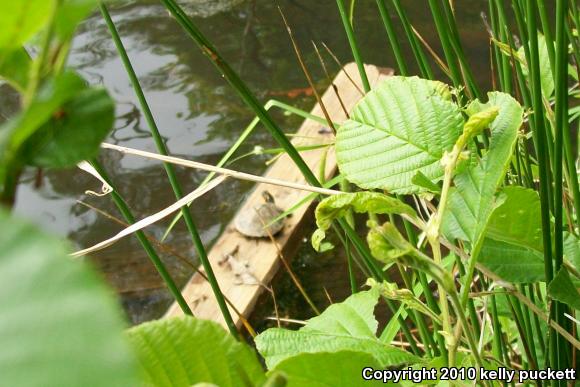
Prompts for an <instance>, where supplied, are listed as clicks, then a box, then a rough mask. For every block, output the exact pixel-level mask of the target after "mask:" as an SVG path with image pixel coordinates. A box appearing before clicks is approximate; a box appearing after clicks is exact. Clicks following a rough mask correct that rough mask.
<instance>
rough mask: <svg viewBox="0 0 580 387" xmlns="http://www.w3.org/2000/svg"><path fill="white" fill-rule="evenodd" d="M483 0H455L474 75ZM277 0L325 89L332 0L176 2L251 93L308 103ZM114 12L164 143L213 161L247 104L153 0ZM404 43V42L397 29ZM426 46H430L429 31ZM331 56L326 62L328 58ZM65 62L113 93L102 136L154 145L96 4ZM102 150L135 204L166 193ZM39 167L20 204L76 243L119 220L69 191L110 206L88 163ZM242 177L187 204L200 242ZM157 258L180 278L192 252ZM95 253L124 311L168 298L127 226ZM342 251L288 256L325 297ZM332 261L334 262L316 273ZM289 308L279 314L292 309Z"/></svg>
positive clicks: (159, 176) (99, 235) (375, 54)
mask: <svg viewBox="0 0 580 387" xmlns="http://www.w3.org/2000/svg"><path fill="white" fill-rule="evenodd" d="M181 3H183V4H186V3H187V2H185V1H181ZM374 3H375V2H374V1H371V0H359V1H358V2H357V6H358V8H357V10H356V19H355V23H356V30H357V36H358V37H359V40H360V46H361V51H362V54H363V57H364V58H365V61H366V62H368V63H373V64H377V65H381V66H394V59H393V58H392V57H391V55H390V54H389V49H388V46H387V44H386V36H385V33H384V29H383V28H382V25H381V22H380V20H379V18H378V12H377V10H376V7H375V5H374ZM404 3H405V4H406V5H407V6H408V7H407V8H408V10H409V16H410V18H411V20H412V21H413V23H415V25H416V26H417V28H418V29H419V31H421V33H422V34H423V35H424V36H425V37H426V38H427V39H428V40H429V42H434V40H435V39H433V38H434V37H435V34H434V32H433V31H434V26H433V23H432V20H431V16H430V13H429V11H428V7H427V5H426V2H425V1H424V0H408V1H406V2H404ZM486 3H487V2H486V1H484V0H469V1H467V0H462V1H461V2H457V4H458V9H457V13H458V18H459V20H461V21H462V23H461V34H462V37H463V41H464V42H465V45H466V51H467V53H468V56H469V58H470V60H471V62H472V64H473V65H474V68H475V73H476V74H478V76H479V77H480V78H481V79H480V80H481V82H482V85H484V86H486V85H487V79H488V74H489V70H488V68H489V58H488V50H489V48H488V46H487V37H486V33H485V29H484V27H483V24H482V23H481V19H480V12H481V11H484V10H485V9H486V7H487V6H486ZM278 5H280V6H281V7H282V9H283V11H284V13H285V15H286V17H287V19H288V22H289V24H290V25H291V26H292V28H293V31H294V34H295V36H296V38H297V41H298V43H299V45H300V46H301V47H302V49H303V51H304V56H305V60H306V63H307V64H308V66H309V68H310V69H312V73H313V76H314V78H315V79H316V82H317V88H318V89H319V90H320V91H322V90H324V89H325V88H326V87H327V86H328V82H327V80H326V79H325V77H324V76H323V73H322V71H321V68H320V65H319V64H318V60H317V59H316V55H315V53H314V52H313V50H312V45H311V43H310V42H311V40H312V41H315V42H317V43H320V42H325V43H326V44H327V45H328V46H329V47H330V48H331V49H332V50H333V51H334V52H335V54H336V55H337V56H338V57H339V58H340V60H341V61H343V62H345V63H346V62H348V61H351V60H352V59H351V54H350V51H349V49H348V44H347V41H346V37H345V35H344V32H343V30H342V27H341V25H340V20H339V16H338V12H337V10H336V6H335V2H334V0H319V1H309V0H280V1H277V2H273V1H271V0H256V1H244V0H220V1H216V0H203V1H200V0H197V1H190V2H189V3H188V4H187V5H185V8H186V10H187V11H188V13H189V14H191V15H195V16H196V17H195V19H194V20H195V22H196V23H197V24H198V25H199V27H200V28H201V29H202V30H203V31H204V32H205V33H206V34H207V36H208V37H209V38H210V40H212V41H213V42H214V44H215V45H216V46H217V47H218V49H219V50H220V51H221V52H222V53H223V55H224V56H225V58H226V59H227V60H228V61H229V62H230V63H231V64H232V65H233V67H234V68H235V69H236V70H237V71H239V72H240V73H241V75H242V78H243V79H244V80H245V81H246V82H247V83H248V85H249V86H250V88H251V89H252V90H253V91H254V92H255V93H256V95H257V96H258V97H259V98H260V100H261V101H264V102H265V101H266V100H268V99H269V98H274V97H275V98H277V99H281V100H284V101H285V102H289V103H291V104H293V105H295V106H298V107H300V108H303V109H306V110H310V108H311V107H312V105H313V104H314V100H313V98H312V96H308V95H305V94H304V93H300V92H299V91H298V92H297V93H296V92H293V91H294V89H300V88H304V87H307V83H306V81H305V79H304V76H303V74H302V72H301V70H300V68H299V66H298V65H297V62H296V59H295V56H294V53H293V50H292V47H291V44H290V41H289V39H288V36H287V34H286V32H285V30H284V28H283V24H282V22H281V18H280V15H279V13H278V8H277V6H278ZM111 13H112V15H113V19H114V21H115V23H116V24H117V27H118V29H119V32H120V34H121V36H122V39H123V42H124V44H125V46H126V47H127V49H128V53H129V56H130V58H131V60H132V62H133V65H134V67H135V70H136V72H137V74H138V76H139V78H140V80H141V82H142V86H143V88H144V91H145V93H146V96H147V99H148V101H149V103H150V106H151V109H152V111H153V114H154V116H155V119H156V120H157V123H158V126H159V128H160V131H161V133H162V135H163V136H164V138H165V141H166V143H167V146H168V148H169V149H170V151H171V152H172V153H173V154H175V155H178V156H183V157H188V158H190V159H194V160H198V161H202V162H205V163H214V164H215V163H216V162H217V161H218V160H219V158H220V157H221V155H222V154H223V153H224V152H226V150H227V149H228V148H229V147H230V146H231V145H232V144H233V142H234V141H235V140H236V138H237V137H238V135H239V134H240V133H241V131H242V130H243V129H244V128H245V126H246V125H247V124H248V123H249V122H250V120H251V119H252V118H253V115H252V113H251V112H250V111H249V110H248V109H247V108H246V107H245V106H244V104H243V103H242V102H241V100H240V99H239V98H238V97H237V95H235V94H234V93H233V92H232V90H231V89H230V87H229V86H228V85H227V84H226V83H225V82H224V80H223V79H222V78H221V77H220V75H219V74H218V73H217V72H216V71H215V69H214V68H213V66H212V65H211V64H210V63H209V62H208V60H207V59H206V58H205V57H204V56H203V55H201V53H200V52H199V50H198V49H197V47H196V46H195V45H194V44H193V42H192V41H191V40H190V39H189V38H188V37H187V36H186V35H185V34H184V33H183V32H182V30H181V28H180V27H179V26H178V25H177V23H176V22H175V21H174V20H173V19H172V18H171V17H169V16H168V13H167V11H165V9H164V8H163V6H162V5H160V3H159V2H155V1H135V2H131V3H129V4H126V5H122V6H117V7H115V8H114V9H111ZM401 36H403V35H402V32H401ZM403 48H404V49H405V51H406V52H407V55H409V54H410V51H409V48H408V46H406V45H405V44H404V42H403ZM434 48H435V49H439V48H438V46H437V45H436V44H434ZM327 59H328V61H327V63H329V64H331V66H330V67H331V69H332V72H333V73H335V72H336V71H337V68H336V66H332V61H331V60H330V59H329V58H327ZM70 63H71V65H72V66H73V67H75V68H76V69H77V70H78V71H79V72H80V73H81V74H82V75H83V76H84V77H85V78H86V79H87V80H89V81H90V82H91V83H94V84H103V85H104V86H105V87H106V88H107V89H108V90H109V91H110V93H111V94H112V95H113V97H114V98H115V100H116V101H117V116H118V120H117V123H116V130H115V131H114V133H113V134H112V135H111V137H110V139H109V142H112V143H115V144H120V145H126V146H129V147H135V148H139V149H144V150H148V151H155V147H154V144H153V141H152V138H151V136H150V135H149V131H148V128H147V124H146V122H145V121H144V119H143V117H141V116H140V114H139V107H138V103H137V100H136V98H135V96H134V95H133V91H132V88H131V85H130V83H129V80H128V78H127V76H126V74H125V71H124V68H123V66H122V63H121V61H120V60H119V58H118V56H117V55H116V51H115V48H114V45H113V43H112V41H111V39H110V36H109V33H108V30H107V29H106V27H105V25H104V22H103V21H102V18H101V17H100V15H99V14H95V15H94V16H93V17H91V18H90V19H89V20H87V21H86V23H84V25H83V26H82V28H81V29H80V30H79V32H78V35H77V38H76V39H75V42H74V47H73V48H72V52H71V58H70ZM2 90H3V91H2V94H0V101H2V104H0V105H2V108H1V112H0V113H1V114H2V115H3V116H9V115H10V114H12V112H13V111H14V110H15V104H16V101H15V100H14V98H13V97H12V96H11V95H10V93H9V92H8V91H7V89H6V88H5V87H4V88H2ZM274 118H275V119H276V120H277V122H278V123H279V124H280V126H281V127H282V128H283V129H284V130H286V131H288V132H292V131H294V130H295V129H296V128H297V127H298V126H299V124H300V119H298V118H296V117H292V116H290V117H288V116H285V115H283V114H282V113H281V112H275V113H274ZM255 145H261V146H264V147H272V146H274V145H275V144H274V143H273V141H272V140H271V139H270V137H269V135H268V134H267V132H266V131H265V130H264V129H263V128H262V127H259V128H258V129H257V130H256V132H255V133H254V134H253V135H252V137H251V138H250V139H249V141H248V142H247V143H246V144H245V145H244V147H243V149H242V150H241V151H240V152H239V154H243V153H245V152H248V151H250V150H251V149H253V147H254V146H255ZM101 159H102V162H103V164H104V166H105V168H106V169H107V171H108V172H109V174H110V176H111V178H112V180H113V181H114V182H115V184H116V185H117V187H118V188H119V191H120V193H121V194H122V196H123V197H124V198H125V199H126V200H127V202H128V203H129V204H130V207H131V209H132V210H133V211H134V214H135V216H136V217H137V218H142V217H144V216H146V215H149V214H151V213H153V212H155V211H156V210H159V209H161V208H163V207H165V206H167V205H168V204H170V203H172V202H173V201H174V196H173V193H172V191H171V189H170V187H169V185H168V184H167V180H166V176H165V171H164V170H163V168H162V167H161V166H160V164H159V163H157V162H153V161H147V160H144V159H142V158H136V157H130V156H126V157H124V156H121V155H120V154H118V153H114V152H102V157H101ZM266 160H267V158H266V157H265V156H259V157H258V156H257V157H253V158H246V159H243V160H242V161H240V162H237V163H236V164H234V165H233V166H232V168H235V169H238V170H242V171H247V172H252V173H261V172H262V171H263V170H264V169H265V161H266ZM177 172H178V177H179V180H180V181H181V183H182V185H183V188H184V190H185V191H191V190H193V189H195V187H196V186H197V185H198V184H199V183H200V181H201V180H202V179H203V178H204V176H205V175H204V174H203V173H200V172H196V171H194V170H191V169H181V168H179V169H177ZM36 180H39V179H38V176H36V171H34V170H28V171H26V173H25V174H24V176H23V181H22V184H21V185H20V188H19V190H18V195H17V203H16V212H17V213H18V214H19V215H21V216H24V217H26V218H29V219H31V220H32V221H33V222H35V223H36V224H38V225H40V226H41V227H43V228H45V229H46V230H49V231H50V232H52V233H54V234H56V235H59V236H62V237H66V238H68V239H69V240H70V241H71V243H73V244H74V245H75V246H76V247H78V248H80V247H86V246H90V245H92V244H94V243H96V242H99V241H101V240H103V239H106V238H107V237H110V236H111V235H112V234H113V233H116V232H117V231H118V230H120V229H121V227H122V226H121V225H119V224H118V223H117V222H115V221H114V220H111V219H109V218H107V217H105V216H103V215H101V214H99V213H97V212H95V211H94V210H92V209H90V208H88V207H86V206H84V205H82V204H79V203H78V202H77V200H81V201H84V202H87V203H90V204H91V205H92V206H95V207H97V208H99V209H101V210H103V211H105V212H107V213H110V214H112V215H114V216H117V217H120V216H119V214H118V212H117V211H116V209H115V207H114V205H113V204H112V203H111V200H110V198H108V197H103V198H94V197H90V196H87V195H86V194H84V191H85V190H87V189H93V190H95V189H97V188H98V186H99V185H98V183H97V182H96V181H95V180H93V179H92V178H91V177H90V176H88V175H86V174H84V173H83V172H80V171H79V170H75V169H71V170H66V171H45V172H44V173H43V174H42V176H41V177H40V183H41V184H40V186H39V187H37V186H36V184H35V181H36ZM250 188H251V184H248V183H246V182H240V181H235V180H233V179H230V180H228V181H227V182H226V183H225V184H223V185H221V186H220V187H218V188H217V189H216V190H214V191H212V192H211V193H209V194H207V195H206V196H204V197H203V198H202V199H200V200H199V201H198V202H196V205H195V207H194V209H193V216H194V219H195V220H196V222H197V225H198V227H199V229H200V232H201V235H202V239H203V241H204V243H205V244H206V246H210V245H211V243H212V241H214V240H215V239H216V237H217V236H218V235H219V234H220V232H221V231H222V230H223V228H224V226H225V225H226V224H227V223H228V221H229V220H230V219H231V217H232V216H233V214H234V213H235V211H236V209H237V207H238V206H239V204H240V203H241V202H242V200H243V198H244V195H245V194H246V193H247V192H248V190H249V189H250ZM166 225H167V222H165V223H160V224H157V225H155V226H152V227H149V228H148V229H147V232H149V233H150V234H152V235H153V236H155V237H157V238H159V237H161V235H162V234H163V232H164V230H165V227H166ZM168 244H170V245H171V246H173V247H174V248H175V249H177V250H178V251H179V252H180V254H182V255H184V256H186V257H187V258H188V259H189V260H190V261H191V262H195V259H196V258H195V253H194V251H193V248H192V245H191V241H190V238H189V235H188V233H187V231H186V229H185V227H184V226H183V225H179V226H178V227H177V228H176V229H175V231H174V232H173V233H172V234H171V236H170V237H169V239H168ZM163 259H164V261H165V262H166V263H167V265H168V266H169V268H170V270H171V273H172V274H173V276H174V277H175V279H176V281H177V282H178V283H179V284H184V283H185V281H187V279H188V278H189V277H190V276H191V274H192V271H191V268H190V266H188V265H186V264H184V263H183V262H181V261H179V260H177V259H176V258H173V257H171V256H163ZM91 261H92V262H93V263H94V264H95V265H96V266H97V267H98V268H99V269H100V271H101V272H102V273H103V275H104V277H105V278H106V280H107V281H108V282H109V283H110V284H111V285H112V286H113V288H114V289H115V290H116V291H117V292H118V293H119V295H120V298H121V301H122V303H123V306H124V307H125V309H126V311H127V314H128V316H129V319H130V321H131V322H133V323H138V322H141V321H145V320H149V319H152V318H156V317H158V316H160V315H161V314H162V313H163V311H164V310H165V309H166V308H167V306H168V304H169V303H170V302H171V298H170V296H169V294H168V293H167V291H166V290H165V289H164V287H163V284H162V282H161V280H160V278H159V277H158V275H157V274H156V272H155V270H154V269H153V267H152V266H151V264H150V263H149V261H148V258H147V257H146V255H145V254H144V253H143V251H142V248H141V246H140V245H139V243H138V242H137V240H136V239H135V238H126V239H124V240H122V241H121V242H119V243H117V244H116V245H114V246H112V247H109V248H107V249H106V250H104V251H101V252H98V253H95V254H93V256H92V257H91ZM342 262H344V260H343V259H339V258H338V257H335V256H334V254H328V255H326V256H324V257H322V258H321V257H317V256H315V255H314V254H312V251H311V249H310V248H309V247H308V245H307V244H305V246H304V247H303V248H302V253H301V257H300V259H298V260H296V262H295V265H294V266H295V268H296V269H297V270H298V271H299V272H300V273H302V274H303V280H304V283H305V286H306V288H307V290H308V291H309V292H311V293H312V294H314V298H315V299H316V300H317V301H318V302H319V303H320V304H324V303H327V300H326V296H325V295H324V292H323V291H322V288H323V286H324V287H326V288H327V290H328V291H329V293H330V295H331V297H332V298H333V299H341V298H343V297H344V296H345V295H346V294H347V293H348V285H347V284H346V280H347V278H346V275H345V273H346V272H345V270H342V268H343V264H342ZM329 269H332V271H329ZM329 272H331V273H335V274H331V275H322V274H321V273H329ZM339 277H340V278H339ZM288 288H290V287H288ZM282 292H284V291H282ZM292 292H293V290H288V291H287V293H288V296H287V297H286V298H284V297H281V299H282V309H284V308H286V309H287V310H288V311H291V310H302V311H303V312H304V309H305V308H304V307H303V304H301V301H300V300H299V299H298V298H297V297H296V294H295V293H292ZM279 297H280V295H279ZM285 303H286V304H287V305H286V306H285ZM288 313H289V316H288V317H295V316H293V315H292V313H290V312H288ZM305 313H306V312H304V313H302V314H305ZM298 317H300V316H298Z"/></svg>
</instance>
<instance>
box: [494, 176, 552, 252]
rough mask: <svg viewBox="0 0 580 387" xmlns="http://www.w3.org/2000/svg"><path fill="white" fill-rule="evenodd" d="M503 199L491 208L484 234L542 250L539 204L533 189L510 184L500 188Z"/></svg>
mask: <svg viewBox="0 0 580 387" xmlns="http://www.w3.org/2000/svg"><path fill="white" fill-rule="evenodd" d="M498 201H501V202H502V203H501V204H500V205H499V206H497V208H495V209H494V210H493V213H492V214H491V217H490V219H489V223H488V226H487V234H486V237H487V238H491V239H495V240H497V241H503V242H508V243H511V244H514V245H519V246H524V247H526V248H530V249H533V250H535V251H538V252H540V253H542V252H543V251H544V247H543V240H542V223H541V206H540V197H539V196H538V193H537V192H536V191H534V190H532V189H528V188H523V187H517V186H510V187H505V188H503V189H502V190H501V194H500V199H499V200H498Z"/></svg>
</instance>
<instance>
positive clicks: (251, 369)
mask: <svg viewBox="0 0 580 387" xmlns="http://www.w3.org/2000/svg"><path fill="white" fill-rule="evenodd" d="M128 337H129V341H130V342H131V344H132V345H133V347H134V349H135V351H136V353H137V356H138V358H139V363H140V365H141V368H142V370H143V373H144V375H145V378H146V382H147V385H152V386H191V385H193V384H196V383H210V384H215V385H218V386H220V387H228V386H258V385H261V384H263V383H264V382H265V380H266V377H265V375H264V372H263V371H262V368H261V366H260V363H259V362H258V360H257V358H256V356H255V354H254V353H253V352H252V350H251V349H250V348H249V347H248V346H247V345H245V344H243V343H241V342H238V341H236V339H234V338H233V337H232V336H231V335H229V334H228V333H227V332H226V331H225V330H224V329H223V328H222V327H221V326H220V325H218V324H217V323H215V322H212V321H205V320H199V319H195V318H192V317H187V316H185V317H176V318H170V319H162V320H158V321H152V322H148V323H144V324H141V325H139V326H137V327H134V328H132V329H130V330H129V331H128Z"/></svg>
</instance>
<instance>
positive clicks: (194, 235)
mask: <svg viewBox="0 0 580 387" xmlns="http://www.w3.org/2000/svg"><path fill="white" fill-rule="evenodd" d="M100 9H101V13H102V14H103V17H104V18H105V21H106V23H107V27H108V28H109V32H110V33H111V35H112V37H113V41H114V42H115V46H116V47H117V51H118V53H119V56H120V57H121V60H122V61H123V65H124V66H125V70H126V71H127V74H128V76H129V79H130V80H131V84H132V85H133V90H134V91H135V94H136V95H137V99H138V100H139V104H140V105H141V109H142V111H143V114H144V116H145V119H146V120H147V124H148V126H149V130H150V132H151V136H152V137H153V140H154V141H155V146H156V147H157V151H158V152H159V153H160V154H162V155H164V156H167V155H168V154H169V152H168V150H167V147H166V145H165V142H164V141H163V138H162V137H161V134H160V133H159V128H158V127H157V124H156V123H155V119H154V117H153V113H152V112H151V109H150V108H149V104H148V103H147V99H146V98H145V94H144V93H143V89H142V88H141V85H140V84H139V79H138V78H137V74H136V73H135V70H134V69H133V66H132V64H131V61H130V59H129V56H128V55H127V51H126V50H125V47H124V46H123V42H122V41H121V37H120V36H119V33H118V31H117V28H116V27H115V24H114V23H113V20H112V19H111V15H110V14H109V11H108V10H107V7H106V6H105V5H104V4H103V3H101V4H100ZM163 166H164V168H165V172H166V174H167V178H168V180H169V183H170V185H171V188H172V189H173V192H174V194H175V197H176V198H177V199H181V198H182V197H183V190H182V189H181V185H180V184H179V181H178V180H177V176H176V174H175V170H174V169H173V166H172V165H171V164H169V163H163ZM181 214H182V216H183V219H184V220H185V224H186V226H187V229H188V231H189V233H190V235H191V239H192V241H193V244H194V246H195V248H196V250H197V254H198V256H199V260H200V261H201V264H202V266H203V268H204V270H205V272H206V275H207V278H208V280H209V284H210V286H211V288H212V291H213V293H214V297H215V298H216V301H217V303H218V306H219V308H220V311H221V313H222V316H223V318H224V321H225V322H226V325H227V326H228V328H229V330H230V333H231V334H232V336H234V337H236V338H238V336H239V335H238V330H237V328H236V325H235V323H234V321H233V319H232V316H231V313H230V311H229V309H228V306H227V303H226V301H225V299H224V295H223V294H222V291H221V289H220V287H219V284H218V281H217V278H216V276H215V273H214V272H213V268H212V267H211V263H210V261H209V258H208V256H207V252H206V250H205V247H204V246H203V242H202V240H201V236H200V235H199V232H198V230H197V226H196V225H195V222H194V220H193V217H192V216H191V213H190V212H189V208H188V207H187V206H184V207H182V208H181Z"/></svg>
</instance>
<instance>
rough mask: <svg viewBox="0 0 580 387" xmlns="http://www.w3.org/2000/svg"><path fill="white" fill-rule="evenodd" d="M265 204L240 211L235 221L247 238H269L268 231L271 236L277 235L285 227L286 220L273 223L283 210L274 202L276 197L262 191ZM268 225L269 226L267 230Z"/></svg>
mask: <svg viewBox="0 0 580 387" xmlns="http://www.w3.org/2000/svg"><path fill="white" fill-rule="evenodd" d="M262 198H263V199H264V203H262V204H260V205H258V206H254V207H253V208H247V209H245V210H242V211H240V212H239V213H238V214H237V215H236V218H235V219H234V227H235V228H236V230H237V231H238V232H239V233H240V234H242V235H244V236H247V237H251V238H267V237H268V236H269V235H268V231H269V233H270V234H271V235H276V234H277V233H278V232H280V230H282V228H283V227H284V219H278V220H277V221H275V222H273V223H272V224H270V222H272V220H274V219H275V218H276V217H278V216H279V215H280V214H282V212H283V211H282V210H281V209H280V208H279V207H278V206H277V205H276V203H275V202H274V197H273V196H272V194H271V193H270V192H268V191H262ZM266 225H269V226H268V227H267V229H266V227H264V226H266Z"/></svg>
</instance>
